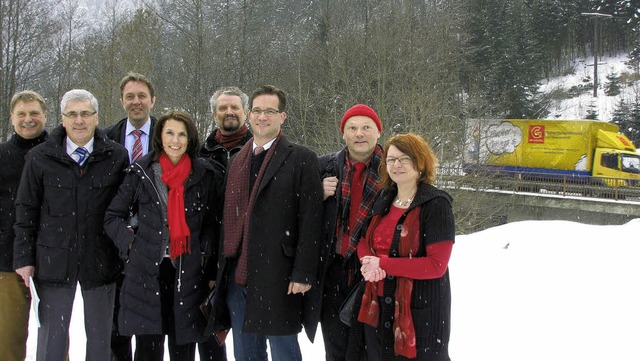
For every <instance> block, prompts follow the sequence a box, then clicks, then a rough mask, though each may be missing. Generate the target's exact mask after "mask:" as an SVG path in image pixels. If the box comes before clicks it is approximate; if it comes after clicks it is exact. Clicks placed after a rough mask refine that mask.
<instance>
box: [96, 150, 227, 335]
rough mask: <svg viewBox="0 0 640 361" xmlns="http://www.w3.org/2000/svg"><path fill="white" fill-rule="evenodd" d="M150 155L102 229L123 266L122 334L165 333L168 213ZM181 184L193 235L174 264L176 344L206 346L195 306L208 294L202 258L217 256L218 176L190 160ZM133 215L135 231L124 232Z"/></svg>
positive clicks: (130, 173)
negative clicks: (162, 289) (161, 275)
mask: <svg viewBox="0 0 640 361" xmlns="http://www.w3.org/2000/svg"><path fill="white" fill-rule="evenodd" d="M154 155H155V154H154V153H149V154H147V155H146V156H144V157H142V158H141V159H140V160H139V161H137V162H136V163H134V164H133V165H132V166H131V167H129V168H128V169H127V174H126V176H125V180H124V181H123V183H122V186H121V187H120V189H119V191H118V194H117V195H116V196H115V198H114V199H113V201H112V202H111V205H110V206H109V208H108V210H107V214H106V217H105V229H106V230H107V234H108V235H109V237H110V238H111V239H112V240H113V242H114V243H115V244H116V246H117V247H118V250H119V251H120V255H121V257H122V258H123V259H124V260H125V261H126V263H125V277H124V282H123V284H122V289H121V291H120V311H119V315H118V327H119V331H120V334H122V335H141V334H163V333H166V332H167V330H163V328H162V324H163V322H162V317H163V315H162V309H161V301H160V284H159V281H158V275H159V270H160V263H161V262H162V259H163V256H164V254H165V248H164V246H163V236H162V232H163V231H166V230H167V228H166V226H167V220H166V217H167V215H166V211H165V210H164V209H163V208H162V206H161V203H160V202H161V199H160V196H159V193H158V192H159V190H158V187H157V185H156V176H155V174H154V170H153V168H152V166H153V164H154V163H155V162H154V161H153V157H154ZM191 167H192V168H191V173H190V174H189V177H188V178H187V180H186V181H185V183H184V204H185V212H186V221H187V225H188V226H189V230H190V233H191V237H190V243H191V252H190V253H185V254H183V255H182V256H180V257H178V258H176V259H175V260H173V263H174V266H175V267H176V279H175V289H174V290H173V297H174V308H173V313H174V319H175V330H176V341H177V343H178V344H186V343H192V342H201V341H204V339H205V338H204V337H203V331H204V326H205V323H206V320H205V319H204V316H203V315H202V314H201V312H200V310H199V308H198V306H199V304H200V303H201V302H202V301H203V300H204V299H205V297H206V295H207V292H208V289H209V288H208V285H207V279H206V278H205V277H204V273H203V269H202V264H203V261H204V260H203V256H206V257H216V256H217V254H216V253H215V251H217V246H218V232H219V229H220V228H219V225H220V214H221V200H222V193H221V192H222V189H223V188H222V177H221V174H220V173H219V172H215V171H214V170H213V167H212V165H211V164H209V162H207V161H205V160H204V159H199V158H196V159H192V165H191ZM130 209H132V210H134V211H136V213H137V218H138V227H137V231H136V233H135V234H134V233H133V232H132V231H130V230H129V229H127V225H128V224H127V219H128V216H129V210H130Z"/></svg>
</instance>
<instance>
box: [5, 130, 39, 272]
mask: <svg viewBox="0 0 640 361" xmlns="http://www.w3.org/2000/svg"><path fill="white" fill-rule="evenodd" d="M47 135H48V134H47V132H46V131H45V132H42V134H40V136H39V137H37V138H35V139H24V138H22V137H20V136H19V135H17V134H14V135H13V136H12V137H11V139H9V140H8V141H6V142H4V143H2V144H0V164H2V172H0V272H13V238H14V237H15V233H14V232H13V223H14V222H15V220H16V212H15V206H14V202H15V200H16V193H18V186H19V185H20V176H21V175H22V168H23V167H24V162H25V160H24V157H25V155H27V152H28V151H29V150H30V149H31V148H33V147H35V146H36V145H38V144H40V143H42V142H44V141H45V139H47Z"/></svg>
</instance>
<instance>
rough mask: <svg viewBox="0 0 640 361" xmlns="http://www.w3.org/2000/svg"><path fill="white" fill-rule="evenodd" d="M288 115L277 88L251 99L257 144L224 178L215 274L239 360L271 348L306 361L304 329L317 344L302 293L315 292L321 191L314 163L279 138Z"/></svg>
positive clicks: (309, 303) (275, 354)
mask: <svg viewBox="0 0 640 361" xmlns="http://www.w3.org/2000/svg"><path fill="white" fill-rule="evenodd" d="M285 107H286V96H285V93H284V92H283V91H282V90H280V89H277V88H275V87H273V86H269V85H266V86H262V87H259V88H258V89H256V90H255V91H254V92H253V93H252V95H251V99H250V109H251V110H250V113H249V123H250V124H251V131H252V132H253V140H252V141H249V142H247V143H246V144H245V145H244V147H242V149H241V150H240V151H239V152H238V153H237V154H236V156H235V157H234V158H233V159H232V161H231V164H230V166H229V171H228V175H227V184H226V189H225V205H224V215H223V223H224V227H223V229H224V237H223V245H222V247H221V250H222V256H223V259H222V260H221V269H222V270H223V271H221V272H218V273H219V276H218V284H219V285H223V287H225V286H226V287H227V289H226V292H220V293H218V294H221V293H222V294H224V293H226V298H225V300H226V303H227V307H228V311H229V314H230V316H231V327H232V332H233V346H234V355H235V359H236V360H267V341H269V346H270V350H271V357H272V359H273V360H294V361H295V360H301V359H302V355H301V352H300V346H299V344H298V339H297V334H298V333H299V332H300V331H301V329H302V325H303V324H304V326H305V331H306V332H307V335H308V336H309V338H310V339H311V340H313V337H314V335H315V331H316V326H317V319H318V318H319V315H314V314H313V312H310V310H312V309H314V307H313V306H314V305H313V303H314V302H319V299H313V298H310V297H309V294H308V293H307V294H306V295H305V292H307V291H309V290H310V289H311V288H312V287H315V286H316V278H317V277H316V276H317V271H318V263H319V259H320V215H321V212H322V184H321V181H320V177H319V174H318V168H317V167H318V160H317V157H316V155H315V154H314V153H313V152H312V151H310V150H309V149H307V148H304V147H302V146H300V145H296V144H293V143H291V142H290V141H289V140H287V138H285V137H284V136H283V134H282V132H281V126H282V124H283V123H284V121H285V119H286V116H287V114H286V113H285ZM315 306H316V307H315V310H318V307H317V306H318V304H316V305H315ZM216 307H218V305H217V303H216ZM214 313H215V310H214ZM314 320H315V322H314Z"/></svg>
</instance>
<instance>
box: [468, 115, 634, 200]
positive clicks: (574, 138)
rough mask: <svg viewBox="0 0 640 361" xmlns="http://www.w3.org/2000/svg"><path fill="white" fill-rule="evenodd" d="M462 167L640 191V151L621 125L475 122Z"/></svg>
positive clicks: (561, 121)
mask: <svg viewBox="0 0 640 361" xmlns="http://www.w3.org/2000/svg"><path fill="white" fill-rule="evenodd" d="M463 168H464V170H465V172H466V173H467V174H469V173H472V174H477V173H481V172H484V173H486V172H492V173H494V174H496V173H498V174H500V173H503V174H507V173H508V174H518V176H519V177H522V178H527V179H533V180H536V179H542V178H544V179H545V180H549V179H553V178H556V179H562V180H563V181H567V180H569V181H571V182H574V183H584V184H596V183H597V184H600V185H606V186H608V187H625V188H627V187H630V188H640V155H638V154H637V153H636V147H635V146H634V145H633V143H632V142H631V141H630V140H629V139H628V138H627V137H626V136H625V135H623V134H620V133H618V127H617V126H616V125H614V124H611V123H606V122H601V121H593V120H540V119H470V120H468V121H467V126H466V135H465V146H464V155H463Z"/></svg>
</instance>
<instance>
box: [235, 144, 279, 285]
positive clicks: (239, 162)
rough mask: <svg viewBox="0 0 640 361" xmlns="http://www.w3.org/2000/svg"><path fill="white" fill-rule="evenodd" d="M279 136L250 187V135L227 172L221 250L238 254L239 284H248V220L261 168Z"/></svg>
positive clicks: (266, 162) (263, 167)
mask: <svg viewBox="0 0 640 361" xmlns="http://www.w3.org/2000/svg"><path fill="white" fill-rule="evenodd" d="M280 139H282V132H281V133H280V134H279V135H278V137H277V138H276V141H275V142H273V144H272V145H271V147H270V148H269V149H268V150H267V154H266V155H265V158H264V161H263V162H262V166H261V167H260V171H259V172H258V176H257V178H256V181H255V183H254V184H253V189H251V190H250V189H249V178H250V176H251V174H250V172H251V159H252V157H253V149H252V148H253V139H251V140H250V141H248V142H247V143H245V145H244V146H243V147H242V149H240V151H238V153H236V155H235V159H234V160H233V163H232V165H231V167H229V173H228V174H229V175H228V176H227V186H226V188H225V203H224V209H223V213H222V217H223V218H222V219H224V227H223V233H224V234H223V240H224V247H223V253H224V256H225V257H228V258H232V257H238V264H237V267H236V274H235V280H236V282H237V283H238V284H240V285H246V284H247V270H248V267H247V261H248V259H247V257H248V250H249V221H250V220H251V212H252V210H253V206H254V204H255V201H256V195H257V193H258V188H259V187H260V183H261V182H262V177H263V176H264V172H265V170H266V169H267V166H268V165H269V161H270V160H271V158H272V157H273V154H274V153H275V150H276V148H277V146H278V143H279V142H280Z"/></svg>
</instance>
